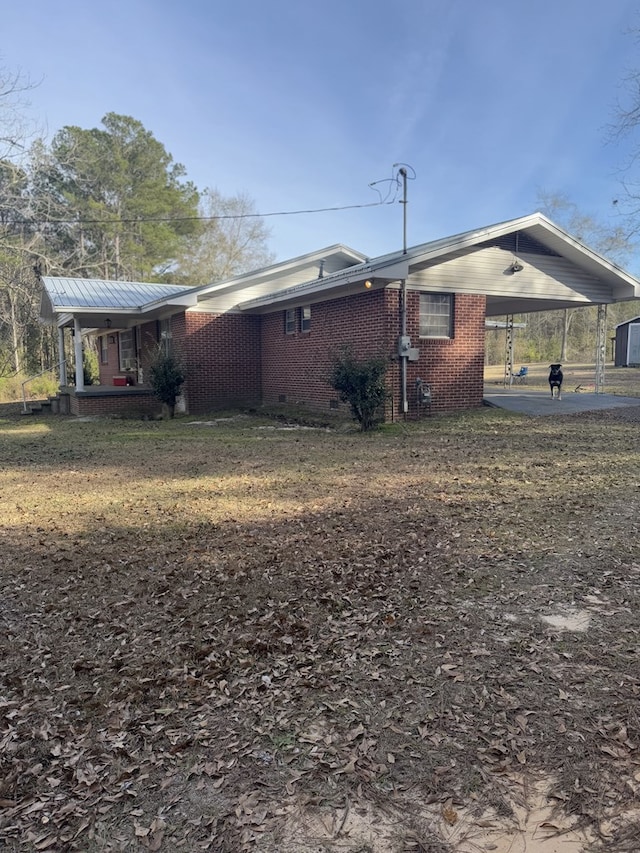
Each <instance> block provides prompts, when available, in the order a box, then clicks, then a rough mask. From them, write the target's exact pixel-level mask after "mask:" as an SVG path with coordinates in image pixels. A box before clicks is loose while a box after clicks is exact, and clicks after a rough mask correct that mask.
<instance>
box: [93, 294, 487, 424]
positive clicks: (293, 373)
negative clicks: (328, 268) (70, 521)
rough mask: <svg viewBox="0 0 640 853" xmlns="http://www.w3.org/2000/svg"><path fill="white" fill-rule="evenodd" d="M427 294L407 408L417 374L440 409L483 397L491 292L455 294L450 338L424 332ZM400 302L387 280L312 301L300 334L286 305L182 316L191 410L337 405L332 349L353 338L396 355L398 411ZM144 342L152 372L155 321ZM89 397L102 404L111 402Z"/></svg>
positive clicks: (411, 298) (179, 329)
mask: <svg viewBox="0 0 640 853" xmlns="http://www.w3.org/2000/svg"><path fill="white" fill-rule="evenodd" d="M419 300H420V294H419V292H417V291H411V290H410V291H408V294H407V332H408V334H409V336H410V337H411V343H412V346H413V347H417V348H419V350H420V358H419V361H417V362H408V365H407V392H408V400H409V416H410V417H415V416H416V415H417V414H418V406H417V400H416V386H415V380H416V378H417V377H420V378H421V379H422V380H423V381H424V382H428V383H429V384H430V385H431V388H432V393H433V404H432V409H433V410H434V411H452V410H455V409H465V408H471V407H475V406H479V405H480V404H481V402H482V392H483V369H484V336H485V329H484V323H485V297H484V296H467V295H462V294H456V295H455V297H454V337H453V338H452V339H451V340H429V339H422V340H421V339H420V337H419ZM399 303H400V291H399V290H391V289H389V290H377V291H369V292H367V291H364V292H362V293H360V294H356V295H353V296H347V297H344V298H342V299H334V300H331V301H328V302H322V303H317V304H312V306H311V329H310V331H308V332H302V331H301V322H300V321H301V312H300V310H299V309H297V310H296V331H295V332H294V333H293V334H286V332H285V327H284V311H283V310H278V311H274V312H273V313H271V314H266V315H264V316H262V317H259V316H246V315H241V314H204V313H197V312H188V313H186V314H185V313H181V314H177V315H175V316H174V317H173V318H172V335H173V341H172V344H173V350H174V352H175V353H176V354H177V355H178V356H179V357H181V358H182V360H183V363H184V366H185V372H186V376H187V381H186V384H185V389H184V390H185V397H186V400H187V409H188V411H189V412H191V413H192V414H197V413H204V412H207V411H211V410H215V409H216V408H221V407H224V406H233V405H257V404H259V403H260V402H261V401H262V402H264V403H266V404H273V403H278V402H280V401H281V400H282V401H283V402H287V403H291V404H301V405H306V406H309V407H310V408H314V409H317V410H320V411H327V412H328V411H329V410H330V409H332V408H333V406H331V405H330V404H331V403H333V404H334V406H335V403H336V402H337V395H336V393H335V391H334V390H333V389H332V388H331V387H330V386H329V384H328V382H327V377H328V374H329V371H330V363H331V360H330V354H331V352H332V351H336V350H338V349H339V348H340V346H341V345H342V344H350V345H351V346H352V347H353V349H354V351H355V352H356V354H358V355H359V356H364V357H366V356H372V355H378V354H381V353H384V354H386V355H388V356H389V357H390V359H391V361H390V365H389V371H388V374H387V379H388V385H389V390H390V391H391V392H392V398H393V407H392V409H393V413H394V415H395V417H398V416H399V415H400V414H401V411H400V410H401V388H400V384H401V383H400V359H399V358H398V356H397V338H398V336H399V334H400V315H399ZM141 341H142V351H141V359H142V364H143V369H144V370H145V378H146V376H147V371H148V363H149V359H150V357H151V353H152V351H153V349H154V348H155V346H156V341H157V329H156V324H155V323H148V324H146V325H145V326H143V327H142V329H141ZM112 358H113V359H114V364H115V365H116V369H115V370H113V373H111V374H108V372H107V371H105V369H104V366H101V376H102V381H103V383H105V384H109V385H110V384H111V378H110V377H111V376H113V375H114V374H115V375H118V373H119V371H118V370H117V363H118V362H117V344H111V345H110V347H109V366H108V367H109V369H111V366H112V365H111V362H112ZM283 398H284V399H283ZM131 402H132V400H129V401H128V403H127V401H126V398H125V401H124V402H123V403H122V404H120V403H118V404H116V403H115V398H108V397H106V398H104V405H105V406H110V411H115V412H119V411H121V409H120V408H118V406H120V405H122V406H127V405H128V404H129V405H130V404H131ZM87 405H90V406H92V407H94V408H95V407H96V406H101V405H103V404H102V403H97V402H93V403H91V404H87ZM94 408H92V413H93V411H94ZM338 409H339V410H343V411H346V410H347V406H346V405H345V404H343V403H339V404H338ZM390 409H391V407H390ZM105 411H107V409H105ZM96 413H101V412H96ZM390 414H391V411H390V412H389V415H390Z"/></svg>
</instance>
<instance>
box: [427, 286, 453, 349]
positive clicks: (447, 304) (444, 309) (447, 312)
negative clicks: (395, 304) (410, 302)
mask: <svg viewBox="0 0 640 853" xmlns="http://www.w3.org/2000/svg"><path fill="white" fill-rule="evenodd" d="M420 337H421V338H452V337H453V294H452V293H421V294H420Z"/></svg>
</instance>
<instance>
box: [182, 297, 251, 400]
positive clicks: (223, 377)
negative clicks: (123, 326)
mask: <svg viewBox="0 0 640 853" xmlns="http://www.w3.org/2000/svg"><path fill="white" fill-rule="evenodd" d="M173 341H174V346H175V349H176V352H179V353H180V354H181V357H182V359H183V362H184V365H185V373H186V377H187V381H186V383H185V397H186V399H187V409H188V411H189V412H191V413H192V414H196V413H202V412H207V411H211V410H212V409H217V408H221V407H224V406H236V405H257V404H259V403H260V396H261V395H260V317H253V316H245V315H243V314H199V313H197V312H191V313H187V314H182V315H180V316H179V317H176V318H174V328H173Z"/></svg>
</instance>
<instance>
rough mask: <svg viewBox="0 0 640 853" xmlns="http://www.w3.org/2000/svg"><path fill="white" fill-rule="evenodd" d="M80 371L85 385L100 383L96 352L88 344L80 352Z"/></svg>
mask: <svg viewBox="0 0 640 853" xmlns="http://www.w3.org/2000/svg"><path fill="white" fill-rule="evenodd" d="M82 372H83V374H84V384H85V385H99V384H100V367H99V365H98V353H97V352H96V351H95V350H94V349H93V348H92V347H90V346H86V347H85V348H84V351H83V353H82Z"/></svg>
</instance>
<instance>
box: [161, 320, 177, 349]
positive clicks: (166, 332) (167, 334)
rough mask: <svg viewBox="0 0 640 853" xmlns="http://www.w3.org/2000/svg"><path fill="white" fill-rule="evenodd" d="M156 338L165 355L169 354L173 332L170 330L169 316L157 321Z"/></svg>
mask: <svg viewBox="0 0 640 853" xmlns="http://www.w3.org/2000/svg"><path fill="white" fill-rule="evenodd" d="M158 338H159V341H158V342H159V344H160V349H161V350H162V352H163V353H164V354H165V355H171V349H172V346H171V344H172V341H173V334H172V332H171V318H169V319H168V320H160V321H159V323H158Z"/></svg>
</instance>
